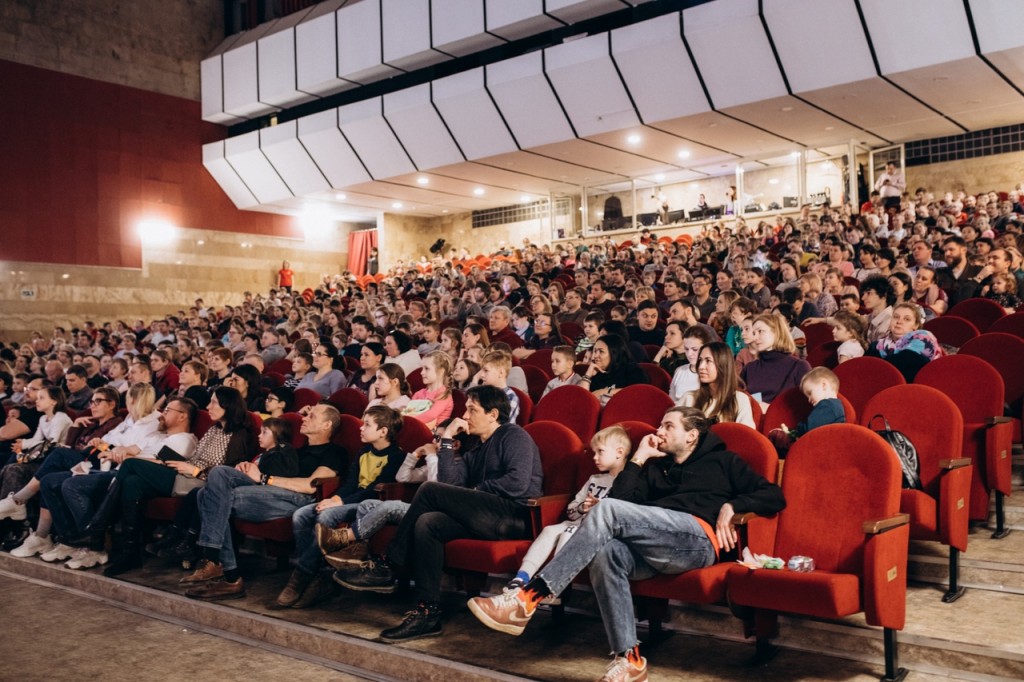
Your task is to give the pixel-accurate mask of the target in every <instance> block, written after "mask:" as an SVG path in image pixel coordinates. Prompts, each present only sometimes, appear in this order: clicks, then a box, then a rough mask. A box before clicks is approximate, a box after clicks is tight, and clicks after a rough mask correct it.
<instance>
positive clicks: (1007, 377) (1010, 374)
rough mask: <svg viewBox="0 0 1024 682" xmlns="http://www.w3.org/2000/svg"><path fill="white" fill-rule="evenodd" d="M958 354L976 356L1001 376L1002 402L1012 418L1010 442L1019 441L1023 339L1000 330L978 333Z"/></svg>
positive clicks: (1023, 392)
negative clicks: (1011, 437)
mask: <svg viewBox="0 0 1024 682" xmlns="http://www.w3.org/2000/svg"><path fill="white" fill-rule="evenodd" d="M960 354H961V355H973V356H975V357H979V358H981V359H982V360H984V361H985V362H987V363H988V364H990V365H992V366H993V367H995V368H996V371H997V372H999V376H1001V377H1003V389H1004V391H1005V396H1004V398H1003V402H1005V403H1006V404H1007V405H1008V406H1009V409H1010V412H1009V414H1010V415H1011V416H1012V418H1013V420H1014V424H1013V442H1014V443H1020V442H1021V421H1020V417H1021V403H1022V399H1024V362H1021V358H1024V339H1020V338H1017V337H1016V336H1013V335H1012V334H1004V333H1001V332H994V333H987V334H982V335H981V336H979V337H978V338H976V339H971V340H970V341H968V342H967V343H965V344H964V345H963V347H962V348H961V349H960Z"/></svg>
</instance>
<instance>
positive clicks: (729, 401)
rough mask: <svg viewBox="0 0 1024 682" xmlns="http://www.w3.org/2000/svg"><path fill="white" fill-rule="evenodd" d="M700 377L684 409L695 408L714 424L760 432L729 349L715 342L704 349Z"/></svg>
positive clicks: (698, 366) (684, 404) (699, 358)
mask: <svg viewBox="0 0 1024 682" xmlns="http://www.w3.org/2000/svg"><path fill="white" fill-rule="evenodd" d="M697 376H698V378H699V379H700V387H699V388H698V389H697V390H696V391H691V392H690V393H687V394H686V395H685V396H684V397H683V406H684V407H696V408H697V409H698V410H700V411H701V412H703V413H704V415H705V416H706V417H707V418H708V419H711V420H712V421H715V422H737V423H739V424H745V425H746V426H749V427H750V428H752V429H755V428H757V426H756V425H755V424H754V412H753V408H752V407H751V405H750V396H748V395H747V394H746V393H744V392H743V391H740V390H739V389H738V387H737V381H736V361H735V359H734V358H733V355H732V350H730V349H729V346H727V345H725V344H724V343H722V342H720V341H715V342H713V343H709V344H706V345H705V346H704V347H703V348H701V349H700V355H699V356H698V358H697Z"/></svg>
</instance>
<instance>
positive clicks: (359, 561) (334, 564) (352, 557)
mask: <svg viewBox="0 0 1024 682" xmlns="http://www.w3.org/2000/svg"><path fill="white" fill-rule="evenodd" d="M369 553H370V549H369V547H368V546H367V545H366V543H365V542H353V543H352V544H351V545H349V546H348V547H345V548H344V549H339V550H338V551H337V552H332V553H331V554H325V555H324V560H325V561H326V562H327V563H328V564H330V566H331V568H336V569H341V568H353V567H355V566H362V565H363V562H365V561H366V557H367V555H369Z"/></svg>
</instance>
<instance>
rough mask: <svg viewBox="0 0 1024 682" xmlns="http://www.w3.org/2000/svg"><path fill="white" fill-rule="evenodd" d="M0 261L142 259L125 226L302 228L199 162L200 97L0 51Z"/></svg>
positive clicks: (206, 129)
mask: <svg viewBox="0 0 1024 682" xmlns="http://www.w3.org/2000/svg"><path fill="white" fill-rule="evenodd" d="M0 84H2V85H3V102H4V104H3V109H2V112H3V113H2V114H0V154H2V157H0V260H14V261H31V262H42V263H67V264H74V265H112V266H122V267H140V266H141V265H142V261H141V249H140V246H139V238H138V236H137V235H136V233H135V224H136V222H137V221H139V220H141V219H144V218H160V219H164V220H168V221H170V222H171V223H173V224H175V225H180V226H182V227H191V228H199V229H209V230H222V231H227V232H240V233H247V234H260V235H274V236H287V237H295V236H300V235H299V233H298V231H297V229H296V228H295V227H294V226H293V225H292V220H291V219H290V218H287V217H284V216H274V215H270V214H265V213H256V212H251V211H239V210H238V209H236V208H235V206H234V204H232V203H231V200H230V199H228V197H227V195H225V194H224V192H223V191H221V189H220V187H219V186H218V185H217V183H216V181H214V179H213V178H212V177H211V176H210V174H209V173H207V172H206V169H205V168H203V165H202V148H201V145H202V144H203V143H205V142H212V141H215V140H217V139H221V138H223V137H224V129H223V128H221V127H220V126H216V125H212V124H209V123H204V122H203V121H202V119H201V115H200V105H199V102H193V101H191V100H187V99H181V98H178V97H171V96H169V95H161V94H157V93H153V92H147V91H145V90H138V89H135V88H129V87H126V86H122V85H113V84H110V83H103V82H100V81H95V80H90V79H87V78H81V77H78V76H69V75H66V74H62V73H59V72H56V71H47V70H45V69H38V68H35V67H30V66H23V65H21V64H15V63H13V62H7V61H3V60H0Z"/></svg>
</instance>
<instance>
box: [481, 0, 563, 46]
mask: <svg viewBox="0 0 1024 682" xmlns="http://www.w3.org/2000/svg"><path fill="white" fill-rule="evenodd" d="M485 2H486V3H487V4H486V7H487V14H486V17H487V30H488V31H489V32H491V33H493V34H494V35H496V36H498V37H500V38H504V39H505V40H518V39H519V38H527V37H529V36H532V35H536V34H538V33H541V32H542V31H550V30H551V29H553V28H558V27H559V26H562V22H561V21H559V20H558V19H555V18H554V17H551V16H548V15H547V14H544V0H515V2H509V0H485Z"/></svg>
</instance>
